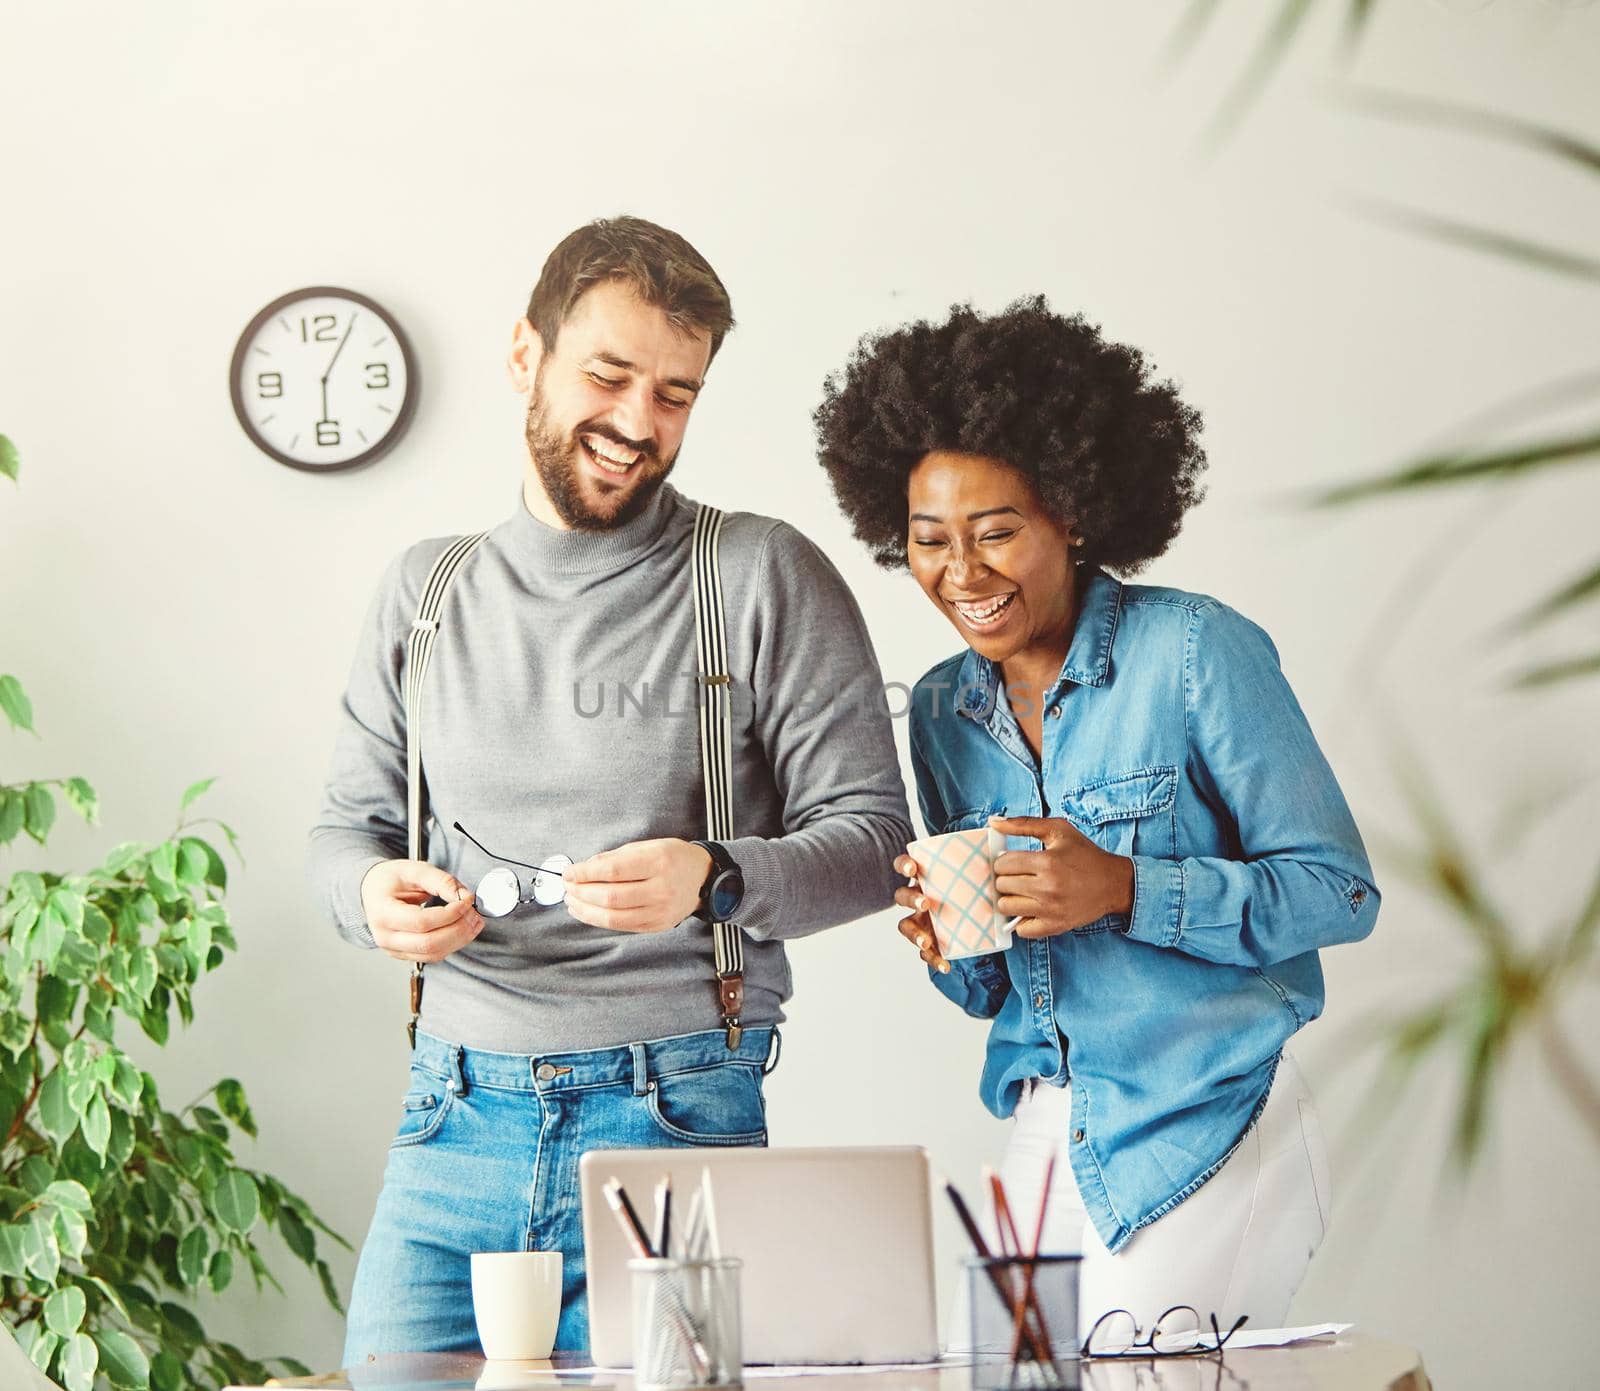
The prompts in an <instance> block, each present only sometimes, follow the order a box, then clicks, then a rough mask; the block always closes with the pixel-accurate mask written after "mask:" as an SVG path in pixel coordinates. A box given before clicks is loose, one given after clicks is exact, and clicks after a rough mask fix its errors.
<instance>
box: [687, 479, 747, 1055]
mask: <svg viewBox="0 0 1600 1391" xmlns="http://www.w3.org/2000/svg"><path fill="white" fill-rule="evenodd" d="M721 537H722V513H721V512H719V511H718V510H717V509H716V508H715V507H707V506H706V505H705V504H704V503H702V504H701V505H700V510H699V511H698V512H697V513H696V514H695V519H694V635H695V654H696V657H697V659H698V662H699V666H700V685H701V690H700V692H699V695H700V699H699V701H698V704H699V707H700V763H701V767H702V770H703V773H704V777H705V791H706V839H707V840H714V841H718V842H721V841H726V840H729V839H731V838H732V836H733V713H732V709H731V704H732V702H731V697H730V692H729V689H728V688H729V683H730V680H731V678H730V676H729V673H728V630H727V622H726V614H725V613H724V611H723V603H722V571H721V568H720V567H719V565H718V561H717V547H718V542H719V541H720V540H721ZM711 936H712V946H713V950H714V952H715V954H716V966H717V1002H718V1005H719V1007H720V1008H721V1011H722V1023H723V1026H724V1027H725V1028H726V1029H727V1031H728V1047H729V1048H731V1049H737V1048H738V1046H739V1039H740V1036H741V1035H742V1034H743V1032H744V1030H743V1026H742V1025H741V1024H740V1022H739V1016H740V1014H741V1013H742V1012H743V1010H744V936H743V934H742V933H741V932H740V931H739V925H738V924H737V923H730V922H719V923H713V924H712V925H711Z"/></svg>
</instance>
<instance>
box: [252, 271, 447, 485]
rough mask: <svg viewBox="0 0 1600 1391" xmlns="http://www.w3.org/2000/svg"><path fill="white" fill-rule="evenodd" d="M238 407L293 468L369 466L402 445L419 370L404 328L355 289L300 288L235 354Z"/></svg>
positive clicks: (260, 438)
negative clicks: (397, 445)
mask: <svg viewBox="0 0 1600 1391" xmlns="http://www.w3.org/2000/svg"><path fill="white" fill-rule="evenodd" d="M230 378H231V380H230V388H231V392H232V395H233V411H234V414H235V415H236V416H237V417H238V419H239V424H240V425H241V426H243V427H244V432H245V434H247V435H249V436H250V439H251V440H252V441H253V442H254V443H255V445H256V447H257V448H259V449H260V450H262V451H263V452H264V453H266V454H269V455H271V456H272V457H273V458H274V459H276V460H278V461H279V462H280V463H284V464H289V465H292V466H293V467H295V468H303V469H313V470H331V469H341V468H350V467H352V466H354V465H356V464H362V463H367V462H369V461H371V460H373V459H376V458H377V457H378V456H379V455H381V454H384V453H386V452H387V451H388V450H390V449H392V448H393V447H394V446H395V444H396V443H398V442H399V439H400V437H401V435H402V434H403V433H404V432H405V428H406V426H407V425H408V424H409V423H410V420H411V414H412V411H413V409H414V408H415V406H416V399H417V373H416V367H415V364H414V363H413V361H412V357H411V348H410V345H409V344H408V343H407V342H406V338H405V335H404V334H403V333H402V332H401V331H400V326H399V325H398V324H397V323H396V322H395V321H394V319H393V318H392V317H391V316H390V315H389V314H388V312H387V311H386V310H384V309H383V308H382V307H381V306H379V305H377V304H375V303H374V302H373V301H372V300H370V299H368V298H367V297H366V296H365V295H358V294H356V293H355V292H354V291H352V290H339V289H333V288H331V287H323V288H320V289H310V290H296V291H295V292H294V293H293V294H289V295H285V296H284V297H283V298H282V299H278V300H274V301H273V302H272V303H271V304H269V305H268V306H267V307H266V308H265V309H263V310H262V311H261V312H260V313H259V314H257V315H256V316H255V318H254V319H252V320H251V321H250V324H249V326H248V327H247V328H246V329H245V331H244V333H243V334H241V335H240V337H239V342H238V345H237V346H236V347H235V348H234V351H233V366H232V369H231V373H230Z"/></svg>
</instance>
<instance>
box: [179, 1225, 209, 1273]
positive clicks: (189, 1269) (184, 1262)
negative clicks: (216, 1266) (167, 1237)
mask: <svg viewBox="0 0 1600 1391" xmlns="http://www.w3.org/2000/svg"><path fill="white" fill-rule="evenodd" d="M210 1249H211V1248H210V1243H209V1242H208V1241H207V1240H206V1231H205V1228H204V1227H191V1228H189V1230H188V1231H187V1232H185V1233H184V1234H183V1240H182V1241H180V1242H179V1243H178V1274H179V1275H180V1276H181V1277H182V1279H183V1283H184V1284H185V1285H188V1286H190V1287H191V1288H194V1287H197V1286H198V1285H199V1284H200V1282H201V1281H202V1280H203V1279H205V1277H206V1257H207V1256H208V1255H209V1254H210Z"/></svg>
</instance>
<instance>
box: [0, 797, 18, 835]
mask: <svg viewBox="0 0 1600 1391" xmlns="http://www.w3.org/2000/svg"><path fill="white" fill-rule="evenodd" d="M22 821H23V798H22V793H20V792H18V791H16V790H15V789H14V788H10V787H0V845H9V844H10V843H11V842H12V841H14V840H15V839H16V838H17V837H18V836H20V835H21V834H22Z"/></svg>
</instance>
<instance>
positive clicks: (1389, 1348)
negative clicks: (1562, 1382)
mask: <svg viewBox="0 0 1600 1391" xmlns="http://www.w3.org/2000/svg"><path fill="white" fill-rule="evenodd" d="M1079 1370H1080V1372H1081V1382H1080V1385H1081V1386H1082V1388H1083V1391H1430V1383H1429V1381H1428V1377H1427V1373H1426V1372H1424V1371H1423V1369H1422V1358H1421V1357H1420V1355H1419V1354H1418V1353H1417V1352H1416V1351H1415V1350H1414V1349H1412V1348H1408V1347H1405V1346H1403V1345H1402V1344H1400V1343H1391V1342H1389V1341H1387V1340H1386V1339H1382V1338H1372V1337H1368V1336H1366V1335H1365V1334H1362V1333H1347V1334H1345V1335H1344V1336H1343V1337H1341V1338H1335V1339H1330V1340H1328V1341H1326V1342H1321V1343H1309V1344H1303V1345H1301V1346H1298V1347H1287V1348H1248V1349H1241V1350H1240V1351H1238V1352H1230V1353H1227V1354H1225V1355H1224V1356H1223V1357H1222V1358H1209V1357H1202V1358H1174V1359H1169V1360H1166V1361H1154V1362H1153V1361H1148V1360H1145V1361H1137V1362H1121V1363H1111V1362H1086V1363H1082V1364H1079ZM273 1384H274V1385H276V1386H282V1387H302V1388H310V1387H314V1388H317V1389H318V1391H334V1388H340V1387H344V1388H352V1391H556V1388H563V1387H565V1388H571V1391H590V1389H591V1388H595V1389H596V1391H598V1388H614V1389H615V1391H632V1388H633V1379H632V1377H631V1376H629V1375H628V1373H626V1372H607V1371H600V1370H596V1369H592V1368H591V1369H588V1370H584V1369H583V1368H581V1367H579V1366H577V1365H575V1364H571V1363H569V1362H564V1361H563V1360H562V1359H560V1358H557V1359H556V1360H555V1361H554V1362H521V1363H519V1362H498V1363H497V1362H485V1361H484V1360H483V1359H482V1358H481V1357H476V1356H469V1355H467V1354H463V1353H415V1354H406V1355H397V1356H393V1357H380V1358H377V1359H375V1360H373V1361H371V1362H368V1363H366V1364H365V1365H363V1366H360V1367H356V1368H352V1369H347V1370H345V1371H340V1372H332V1373H329V1374H328V1375H326V1376H319V1377H301V1378H294V1379H286V1380H283V1381H278V1382H275V1383H273ZM969 1385H970V1373H969V1368H968V1367H967V1365H966V1364H965V1363H962V1362H950V1363H946V1364H944V1365H941V1366H937V1367H928V1368H918V1369H915V1370H907V1371H882V1372H864V1371H858V1370H853V1369H851V1368H838V1369H829V1368H818V1369H816V1370H815V1371H809V1372H807V1373H806V1374H805V1375H802V1376H774V1375H772V1374H771V1373H770V1372H767V1371H765V1370H763V1369H760V1368H752V1369H751V1371H750V1373H749V1374H748V1377H747V1380H746V1382H745V1386H746V1388H747V1391H869V1386H870V1391H967V1388H968V1386H969Z"/></svg>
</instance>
